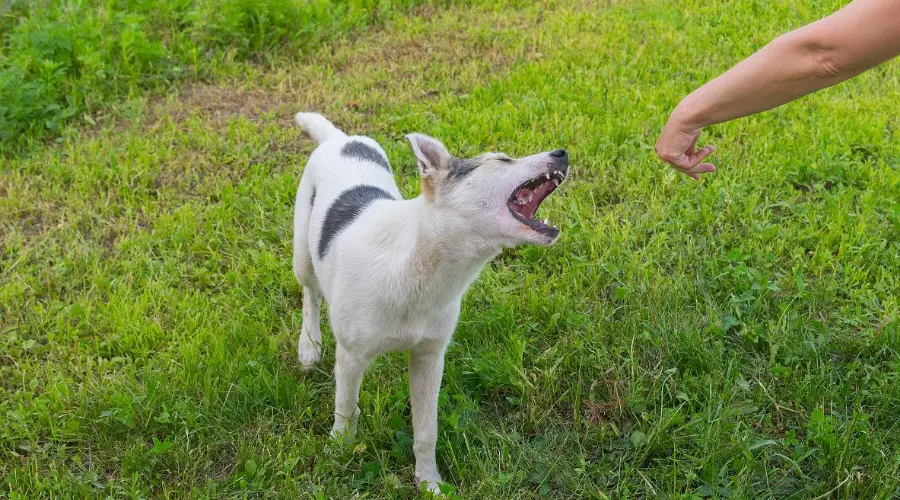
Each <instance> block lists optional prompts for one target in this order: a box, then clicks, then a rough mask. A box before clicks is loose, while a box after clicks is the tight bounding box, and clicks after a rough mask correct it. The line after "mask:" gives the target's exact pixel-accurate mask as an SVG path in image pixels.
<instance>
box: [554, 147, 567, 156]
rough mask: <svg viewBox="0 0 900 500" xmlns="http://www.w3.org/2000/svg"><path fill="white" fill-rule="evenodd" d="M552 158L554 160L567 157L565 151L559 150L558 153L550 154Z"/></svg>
mask: <svg viewBox="0 0 900 500" xmlns="http://www.w3.org/2000/svg"><path fill="white" fill-rule="evenodd" d="M550 156H552V157H554V158H565V157H566V156H567V153H566V150H565V149H557V150H556V151H554V152H552V153H550Z"/></svg>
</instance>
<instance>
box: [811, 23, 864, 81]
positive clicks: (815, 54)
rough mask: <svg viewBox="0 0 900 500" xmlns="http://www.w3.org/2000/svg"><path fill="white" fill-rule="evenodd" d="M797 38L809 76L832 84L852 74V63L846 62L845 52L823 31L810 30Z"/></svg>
mask: <svg viewBox="0 0 900 500" xmlns="http://www.w3.org/2000/svg"><path fill="white" fill-rule="evenodd" d="M811 31H812V32H811V33H808V34H806V36H802V37H799V40H798V42H799V43H798V45H799V48H800V50H801V52H802V54H803V59H804V60H805V61H806V64H805V65H804V66H805V67H806V68H808V69H809V73H810V76H811V77H812V78H814V79H816V80H819V81H822V82H825V83H828V84H833V83H837V82H839V81H841V80H843V79H845V78H847V76H849V75H851V74H853V72H854V68H853V64H852V61H849V62H848V58H847V57H846V50H844V48H843V47H841V46H840V44H837V43H835V42H834V40H833V37H830V36H827V33H825V32H823V30H811Z"/></svg>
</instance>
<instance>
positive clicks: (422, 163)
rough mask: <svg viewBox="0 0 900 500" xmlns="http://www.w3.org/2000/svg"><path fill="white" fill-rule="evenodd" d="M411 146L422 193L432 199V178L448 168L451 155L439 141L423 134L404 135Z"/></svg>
mask: <svg viewBox="0 0 900 500" xmlns="http://www.w3.org/2000/svg"><path fill="white" fill-rule="evenodd" d="M406 138H407V140H409V144H410V145H411V146H412V150H413V154H415V155H416V162H417V163H418V165H419V176H421V178H422V194H423V195H425V197H426V198H428V199H430V200H433V199H434V180H435V178H436V177H437V176H438V174H439V173H440V172H442V171H446V170H447V169H449V168H450V160H452V159H453V157H452V156H451V155H450V152H449V151H447V148H446V147H445V146H444V145H443V144H441V141H439V140H437V139H435V138H433V137H428V136H427V135H424V134H409V135H407V136H406Z"/></svg>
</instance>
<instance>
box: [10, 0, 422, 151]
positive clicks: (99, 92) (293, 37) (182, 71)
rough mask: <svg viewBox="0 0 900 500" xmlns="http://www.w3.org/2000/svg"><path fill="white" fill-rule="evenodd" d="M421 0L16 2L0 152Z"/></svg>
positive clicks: (301, 48) (25, 147)
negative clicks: (129, 100)
mask: <svg viewBox="0 0 900 500" xmlns="http://www.w3.org/2000/svg"><path fill="white" fill-rule="evenodd" d="M422 3H427V2H424V1H417V0H341V1H334V0H289V1H277V0H238V1H225V0H198V1H193V0H169V1H164V2H158V1H148V0H129V1H125V2H116V1H107V2H101V1H97V0H88V1H60V0H49V1H43V2H29V1H26V0H9V1H7V2H5V4H4V6H3V7H2V8H0V155H6V156H9V155H10V154H16V153H22V152H27V151H29V150H30V149H32V148H34V147H36V146H38V145H40V143H41V141H43V140H46V139H49V138H53V137H55V136H57V135H58V134H59V133H60V131H61V130H62V129H63V128H65V127H66V126H67V125H73V124H75V125H77V124H90V125H96V124H97V122H98V121H100V122H102V121H110V120H111V119H115V118H116V111H117V108H116V106H115V103H116V101H117V100H119V99H120V98H122V97H128V96H135V95H140V94H141V93H142V92H144V91H147V90H152V91H157V92H160V91H165V90H167V89H170V88H171V87H172V85H173V84H177V83H179V82H183V81H185V80H194V79H198V78H209V77H212V76H214V75H215V74H216V72H217V71H218V70H219V69H220V68H221V67H222V66H227V65H228V64H229V63H230V62H232V61H234V60H253V61H256V62H259V63H261V64H272V63H275V62H277V61H278V59H279V57H287V56H289V55H291V54H293V55H299V54H304V53H305V52H306V51H307V50H308V49H309V48H310V47H314V46H316V45H317V44H318V43H319V42H321V41H323V40H328V39H332V38H334V37H335V36H337V35H341V34H344V33H347V32H348V31H353V30H356V29H359V28H361V27H363V26H368V25H372V24H380V23H382V22H384V21H385V20H388V19H390V17H391V14H392V13H393V12H394V11H395V10H398V9H402V10H408V9H409V8H411V7H413V6H415V5H418V4H422Z"/></svg>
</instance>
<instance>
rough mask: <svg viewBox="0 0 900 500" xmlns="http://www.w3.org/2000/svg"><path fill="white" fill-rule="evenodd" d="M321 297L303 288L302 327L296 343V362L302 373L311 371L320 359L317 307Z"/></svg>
mask: <svg viewBox="0 0 900 500" xmlns="http://www.w3.org/2000/svg"><path fill="white" fill-rule="evenodd" d="M320 304H321V297H320V296H319V294H318V292H316V291H315V290H313V289H312V288H309V287H303V325H302V326H301V327H300V340H299V341H298V342H297V360H298V361H300V366H301V368H302V369H303V371H312V370H314V369H315V367H316V364H318V363H319V361H320V360H321V359H322V329H321V327H320V323H319V321H320V318H319V309H320V307H319V305H320Z"/></svg>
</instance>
